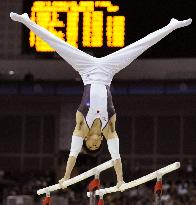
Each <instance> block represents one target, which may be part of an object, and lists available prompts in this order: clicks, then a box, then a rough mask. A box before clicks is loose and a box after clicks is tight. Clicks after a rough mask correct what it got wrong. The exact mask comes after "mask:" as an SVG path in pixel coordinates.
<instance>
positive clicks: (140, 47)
mask: <svg viewBox="0 0 196 205" xmlns="http://www.w3.org/2000/svg"><path fill="white" fill-rule="evenodd" d="M191 22H192V19H188V20H184V21H178V20H176V19H171V21H170V23H169V24H168V25H167V26H165V27H163V28H161V29H159V30H157V31H155V32H153V33H150V34H148V35H147V36H146V37H144V38H142V39H140V40H138V41H136V42H135V43H132V44H130V45H129V46H126V47H124V48H122V49H120V50H118V51H116V52H114V53H112V54H109V55H107V56H105V57H103V61H104V62H105V64H107V66H109V67H110V69H112V67H113V68H114V70H115V71H114V73H117V72H119V71H120V70H122V69H123V68H125V67H126V66H128V65H129V64H130V63H131V62H132V61H133V60H134V59H136V58H137V57H138V56H140V55H141V54H142V53H143V52H144V51H145V50H147V49H148V48H150V47H151V46H153V45H154V44H156V43H157V42H159V41H160V40H161V39H163V38H164V37H166V36H167V35H168V34H170V33H171V32H172V31H174V30H175V29H177V28H181V27H185V26H188V25H190V24H191Z"/></svg>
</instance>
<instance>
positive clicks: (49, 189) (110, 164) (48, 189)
mask: <svg viewBox="0 0 196 205" xmlns="http://www.w3.org/2000/svg"><path fill="white" fill-rule="evenodd" d="M113 166H114V165H113V161H112V160H110V161H107V162H105V163H103V164H101V165H99V166H97V167H94V168H93V169H90V170H88V171H87V172H84V173H82V174H80V175H78V176H76V177H74V178H71V179H68V180H67V181H65V182H63V186H64V187H68V186H70V185H72V184H76V183H78V182H80V181H82V180H84V179H87V178H89V177H91V176H94V175H96V174H98V173H100V172H102V171H104V170H106V169H109V168H111V167H113ZM58 189H61V187H60V185H59V184H55V185H52V186H49V187H46V188H43V189H39V190H38V191H37V194H38V195H41V194H47V193H50V192H52V191H56V190H58Z"/></svg>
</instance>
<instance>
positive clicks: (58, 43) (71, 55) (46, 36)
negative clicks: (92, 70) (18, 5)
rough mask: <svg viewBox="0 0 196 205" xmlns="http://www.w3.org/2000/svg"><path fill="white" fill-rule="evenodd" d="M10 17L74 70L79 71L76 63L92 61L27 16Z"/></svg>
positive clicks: (12, 15)
mask: <svg viewBox="0 0 196 205" xmlns="http://www.w3.org/2000/svg"><path fill="white" fill-rule="evenodd" d="M10 17H11V19H12V20H13V21H18V22H21V23H23V24H24V25H25V26H26V27H28V28H29V29H30V30H31V31H32V32H33V33H35V34H36V35H37V36H39V37H40V38H41V39H42V40H43V41H45V42H47V43H48V44H49V45H50V46H51V47H52V48H53V49H54V50H55V51H56V52H57V53H58V54H59V55H60V56H61V57H62V58H63V59H64V60H66V61H67V62H68V63H69V64H71V65H72V66H73V67H74V69H75V70H77V71H80V69H79V68H78V66H74V65H75V64H76V63H78V62H80V63H81V64H85V63H86V62H88V61H90V60H92V58H93V57H92V56H90V55H89V54H87V53H85V52H83V51H81V50H79V49H77V48H75V47H73V46H71V45H70V44H68V43H67V42H64V41H63V40H62V39H60V38H58V37H57V36H55V35H53V34H52V33H51V32H49V31H48V30H46V29H45V28H43V27H41V26H39V25H37V24H36V23H35V22H33V21H31V20H30V19H29V17H28V14H26V13H25V14H22V15H18V14H16V13H13V12H11V13H10ZM77 61H78V62H77Z"/></svg>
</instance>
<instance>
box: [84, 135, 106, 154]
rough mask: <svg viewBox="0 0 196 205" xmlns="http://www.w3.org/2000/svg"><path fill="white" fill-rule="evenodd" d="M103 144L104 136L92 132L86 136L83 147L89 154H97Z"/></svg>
mask: <svg viewBox="0 0 196 205" xmlns="http://www.w3.org/2000/svg"><path fill="white" fill-rule="evenodd" d="M102 144H103V136H102V135H97V134H92V135H89V136H86V137H85V140H84V143H83V149H84V151H85V152H86V153H87V154H92V155H97V154H98V153H99V152H100V150H101V148H102Z"/></svg>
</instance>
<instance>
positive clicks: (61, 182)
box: [59, 178, 68, 189]
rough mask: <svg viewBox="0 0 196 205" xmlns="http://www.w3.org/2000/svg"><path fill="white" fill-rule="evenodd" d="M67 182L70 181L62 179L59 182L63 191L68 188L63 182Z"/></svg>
mask: <svg viewBox="0 0 196 205" xmlns="http://www.w3.org/2000/svg"><path fill="white" fill-rule="evenodd" d="M66 180H68V179H66V178H62V179H60V180H59V186H60V187H61V189H66V188H67V187H66V186H64V185H63V182H65V181H66Z"/></svg>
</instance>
